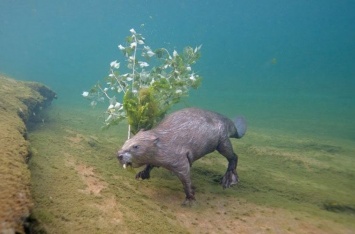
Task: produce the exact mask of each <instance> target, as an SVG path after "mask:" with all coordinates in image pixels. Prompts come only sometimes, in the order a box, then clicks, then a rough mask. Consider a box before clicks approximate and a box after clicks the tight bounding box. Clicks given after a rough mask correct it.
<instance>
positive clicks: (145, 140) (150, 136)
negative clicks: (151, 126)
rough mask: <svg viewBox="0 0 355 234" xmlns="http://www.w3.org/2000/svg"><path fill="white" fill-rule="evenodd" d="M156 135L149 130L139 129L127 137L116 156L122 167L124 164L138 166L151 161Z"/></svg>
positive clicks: (154, 150) (155, 145) (155, 144)
mask: <svg viewBox="0 0 355 234" xmlns="http://www.w3.org/2000/svg"><path fill="white" fill-rule="evenodd" d="M157 142H158V137H156V136H155V134H154V133H152V132H151V131H140V132H138V133H137V135H135V136H134V137H132V138H131V139H128V140H127V141H126V142H125V143H124V145H123V146H122V148H121V150H119V151H118V152H117V158H118V160H119V161H120V163H121V164H122V165H123V167H124V168H126V166H132V167H140V166H143V165H146V164H149V163H152V161H153V160H152V157H154V155H155V153H156V150H157Z"/></svg>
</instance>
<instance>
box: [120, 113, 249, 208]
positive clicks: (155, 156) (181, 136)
mask: <svg viewBox="0 0 355 234" xmlns="http://www.w3.org/2000/svg"><path fill="white" fill-rule="evenodd" d="M246 129H247V125H246V121H245V119H244V118H243V117H237V118H236V119H235V120H234V121H232V120H230V119H229V118H227V117H225V116H223V115H221V114H219V113H216V112H212V111H207V110H203V109H198V108H185V109H182V110H179V111H176V112H173V113H172V114H170V115H168V116H166V117H165V118H164V119H163V120H162V121H161V122H160V123H159V124H158V125H157V126H156V127H155V128H153V129H151V130H147V131H144V130H141V131H139V132H138V133H137V134H136V135H135V136H133V137H132V138H131V139H128V140H127V141H126V142H125V143H124V145H123V146H122V149H121V150H119V151H118V152H117V158H118V160H119V161H120V163H121V164H122V165H123V167H124V168H126V166H131V167H141V166H144V165H145V168H144V170H143V171H141V172H139V173H138V174H137V175H136V178H137V179H139V178H141V179H143V180H144V179H149V178H150V171H151V170H152V169H153V168H154V167H163V168H166V169H167V170H170V171H172V172H173V173H174V174H176V175H177V177H178V178H179V179H180V181H181V183H182V184H183V187H184V191H185V194H186V199H185V201H184V202H183V205H188V204H190V203H191V202H193V201H195V195H194V191H193V188H192V185H191V179H190V168H191V166H192V163H193V162H194V161H196V160H197V159H199V158H201V157H203V156H204V155H206V154H208V153H211V152H213V151H215V150H217V151H218V152H219V153H220V154H221V155H223V156H224V157H226V159H227V160H228V167H227V171H226V173H225V175H224V176H223V178H222V180H221V184H222V186H223V188H229V187H231V186H232V185H235V184H237V183H238V181H239V179H238V174H237V164H238V156H237V154H235V153H234V151H233V147H232V144H231V142H230V139H229V138H241V137H243V135H244V134H245V132H246Z"/></svg>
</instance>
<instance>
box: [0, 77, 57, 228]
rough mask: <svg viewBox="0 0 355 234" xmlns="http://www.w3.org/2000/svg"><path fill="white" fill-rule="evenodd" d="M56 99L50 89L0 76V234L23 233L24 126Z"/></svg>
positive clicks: (27, 206) (26, 211) (27, 203)
mask: <svg viewBox="0 0 355 234" xmlns="http://www.w3.org/2000/svg"><path fill="white" fill-rule="evenodd" d="M54 98H56V93H55V92H53V91H52V90H51V89H49V88H48V87H46V86H45V85H42V84H40V83H35V82H24V81H17V80H14V79H10V78H8V77H5V76H3V75H0V134H1V135H0V149H1V151H0V233H4V232H5V233H7V232H9V230H12V231H11V232H9V233H15V232H16V233H24V232H25V230H24V226H25V225H26V222H27V221H26V220H27V219H28V217H29V215H30V210H31V207H32V205H33V203H32V199H31V194H30V171H29V169H28V167H27V164H26V163H27V161H28V160H29V157H30V151H29V143H28V141H27V140H26V137H27V136H26V132H27V129H26V123H28V122H29V121H30V120H31V118H32V117H31V116H33V113H36V112H38V111H40V110H41V109H42V108H45V107H47V106H48V105H50V103H51V102H52V100H53V99H54Z"/></svg>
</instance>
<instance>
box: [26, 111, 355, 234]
mask: <svg viewBox="0 0 355 234" xmlns="http://www.w3.org/2000/svg"><path fill="white" fill-rule="evenodd" d="M99 112H100V111H99V110H92V109H89V108H85V107H84V108H83V109H81V108H78V109H75V108H68V107H66V106H54V107H51V109H50V110H49V111H48V112H47V115H46V116H45V119H44V122H43V123H41V124H39V125H37V126H36V127H34V128H33V129H31V133H30V135H29V139H30V141H31V147H32V152H33V157H32V159H31V161H30V169H31V176H32V191H31V192H32V194H33V197H34V200H35V206H34V208H33V213H32V219H33V221H34V222H35V223H36V225H34V227H33V230H32V231H34V232H47V233H354V232H355V222H354V221H355V196H353V195H354V191H355V183H354V176H355V172H354V167H353V165H354V163H353V158H352V156H353V155H355V146H353V145H351V144H350V143H347V142H344V141H336V140H335V139H333V140H331V139H329V140H327V139H315V138H310V139H307V138H302V139H298V138H296V137H295V136H293V135H292V134H289V135H285V133H283V134H280V133H277V132H274V133H270V132H268V133H267V134H266V133H265V132H264V131H263V130H262V129H253V128H252V127H250V128H249V130H248V133H247V135H246V136H245V137H244V138H243V139H241V140H232V141H233V146H234V148H235V150H236V152H237V153H238V154H239V157H240V160H239V166H238V168H239V176H240V179H241V182H240V183H239V184H238V186H235V187H233V188H231V189H226V190H223V189H222V187H221V186H220V185H219V183H218V181H219V179H220V177H221V176H222V175H223V174H224V172H225V169H226V164H227V162H226V160H225V158H223V157H222V156H220V155H219V154H218V153H212V154H210V155H208V156H206V157H204V158H202V159H201V160H199V161H197V162H195V163H194V165H193V168H192V180H193V183H194V185H195V186H196V199H197V204H196V205H195V206H193V207H182V206H181V205H180V204H181V203H182V201H183V200H184V193H183V190H182V185H181V183H180V181H179V180H178V179H177V178H176V177H175V176H174V175H172V174H171V173H170V172H168V171H166V170H164V169H154V170H153V171H152V173H151V179H150V180H145V181H137V180H135V176H134V172H132V171H130V170H124V169H123V168H122V167H121V166H119V164H118V162H117V159H116V157H115V152H116V150H117V149H118V148H120V146H121V145H122V144H123V142H124V140H125V138H126V127H127V126H126V125H125V124H122V125H119V126H118V127H115V128H111V129H109V130H108V131H101V130H100V124H101V122H100V120H99V119H98V116H99ZM136 172H137V170H136Z"/></svg>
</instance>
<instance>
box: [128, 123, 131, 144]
mask: <svg viewBox="0 0 355 234" xmlns="http://www.w3.org/2000/svg"><path fill="white" fill-rule="evenodd" d="M129 139H131V125H130V124H128V134H127V140H129Z"/></svg>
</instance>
